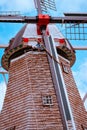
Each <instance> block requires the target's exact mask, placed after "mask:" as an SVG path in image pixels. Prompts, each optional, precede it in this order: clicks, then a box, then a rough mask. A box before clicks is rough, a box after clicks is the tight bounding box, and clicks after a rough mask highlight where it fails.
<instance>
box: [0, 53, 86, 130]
mask: <svg viewBox="0 0 87 130" xmlns="http://www.w3.org/2000/svg"><path fill="white" fill-rule="evenodd" d="M60 60H61V62H62V64H64V65H67V66H68V69H69V73H65V72H64V71H63V68H62V65H61V69H62V73H63V78H64V81H65V84H66V89H67V92H68V97H69V101H70V105H71V109H72V112H73V115H74V120H75V124H76V129H77V130H82V128H81V125H85V126H87V120H86V118H87V117H86V116H85V115H86V114H85V109H84V106H83V103H82V100H81V97H80V95H79V92H78V89H77V87H76V84H75V81H74V79H73V75H72V72H71V69H70V65H69V62H67V61H66V60H64V59H63V58H60ZM47 95H51V96H52V100H53V105H51V106H43V102H42V97H44V96H47ZM69 125H71V123H69ZM14 126H16V130H63V124H62V119H61V115H60V110H59V107H58V103H57V100H56V95H55V90H54V86H53V82H52V77H51V73H50V68H49V64H48V60H47V56H46V53H45V52H28V53H26V54H25V55H22V56H21V57H19V58H16V59H14V60H12V62H11V64H10V69H9V82H8V88H7V93H6V98H5V102H4V107H3V110H2V112H1V114H0V130H6V129H7V128H11V127H14Z"/></svg>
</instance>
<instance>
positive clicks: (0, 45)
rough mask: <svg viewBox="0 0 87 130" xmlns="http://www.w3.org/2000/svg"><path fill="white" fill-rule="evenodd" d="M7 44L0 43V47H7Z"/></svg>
mask: <svg viewBox="0 0 87 130" xmlns="http://www.w3.org/2000/svg"><path fill="white" fill-rule="evenodd" d="M7 47H8V44H0V48H7Z"/></svg>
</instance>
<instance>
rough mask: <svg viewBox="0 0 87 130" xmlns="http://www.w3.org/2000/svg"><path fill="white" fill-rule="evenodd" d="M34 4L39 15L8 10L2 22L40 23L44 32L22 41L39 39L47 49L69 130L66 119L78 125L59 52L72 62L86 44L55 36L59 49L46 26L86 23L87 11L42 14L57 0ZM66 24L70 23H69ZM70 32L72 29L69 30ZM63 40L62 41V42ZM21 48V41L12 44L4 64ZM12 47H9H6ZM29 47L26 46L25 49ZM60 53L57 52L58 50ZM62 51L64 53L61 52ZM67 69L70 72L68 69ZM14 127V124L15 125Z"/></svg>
mask: <svg viewBox="0 0 87 130" xmlns="http://www.w3.org/2000/svg"><path fill="white" fill-rule="evenodd" d="M35 6H36V8H37V11H38V16H35V17H28V16H20V15H17V14H11V13H10V14H9V13H7V14H6V15H5V14H3V15H1V16H0V22H11V23H28V24H29V23H33V24H37V32H38V34H39V35H41V37H40V38H38V39H37V38H34V39H28V38H26V37H24V39H23V42H24V43H26V42H28V40H31V41H33V40H34V41H36V42H38V44H39V46H40V49H42V50H45V51H46V53H47V57H48V62H49V65H50V71H51V74H52V80H53V83H54V88H55V90H56V97H57V102H58V105H59V109H60V113H61V117H62V122H63V129H64V130H68V129H69V126H68V125H69V124H68V123H67V122H68V121H69V122H70V125H71V127H72V129H73V130H75V129H76V127H75V123H74V119H73V117H72V112H71V109H70V105H69V103H68V102H69V101H68V98H67V95H66V92H65V88H64V87H65V85H64V82H63V79H62V76H61V71H60V64H61V63H60V60H59V58H58V54H60V55H62V56H65V57H68V60H69V61H70V64H71V66H72V65H73V63H74V62H75V54H74V50H86V49H87V47H85V48H84V47H72V46H71V44H70V43H69V42H68V40H67V39H64V38H58V39H57V38H55V41H57V42H59V43H60V45H59V46H58V48H57V50H56V47H55V46H54V41H53V38H52V35H51V34H49V31H48V30H47V26H48V24H50V23H51V24H54V23H63V24H65V25H67V24H69V25H70V26H71V24H77V25H78V24H80V23H84V24H85V23H87V14H77V13H75V14H69V13H66V14H65V16H64V17H51V16H49V15H47V14H42V12H43V11H44V12H47V8H50V9H53V10H55V2H54V0H50V1H49V0H37V1H36V0H35ZM66 28H67V27H66ZM70 33H71V32H70ZM61 44H62V45H61ZM3 47H4V48H5V47H6V46H4V45H1V48H3ZM20 48H21V45H20V46H19V48H14V50H12V49H13V48H10V51H9V53H8V52H7V53H6V54H5V55H4V56H3V58H2V64H3V67H4V68H5V69H6V70H8V68H9V63H7V62H8V59H11V58H12V59H13V57H11V56H12V54H13V53H14V51H15V57H16V50H17V51H18V49H20ZM7 49H8V50H9V48H7ZM26 51H27V50H26ZM57 53H58V54H57ZM61 53H62V54H61ZM65 71H66V73H68V72H67V71H68V70H66V69H65ZM14 129H15V127H14Z"/></svg>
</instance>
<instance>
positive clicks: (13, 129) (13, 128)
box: [6, 126, 16, 130]
mask: <svg viewBox="0 0 87 130" xmlns="http://www.w3.org/2000/svg"><path fill="white" fill-rule="evenodd" d="M15 128H16V127H15V126H13V127H10V128H8V129H6V130H15Z"/></svg>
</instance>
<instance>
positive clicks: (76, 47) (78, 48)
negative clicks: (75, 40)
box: [73, 46, 87, 50]
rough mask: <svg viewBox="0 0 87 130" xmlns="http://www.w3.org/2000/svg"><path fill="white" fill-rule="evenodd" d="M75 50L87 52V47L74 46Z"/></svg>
mask: <svg viewBox="0 0 87 130" xmlns="http://www.w3.org/2000/svg"><path fill="white" fill-rule="evenodd" d="M73 49H74V50H87V46H73Z"/></svg>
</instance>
